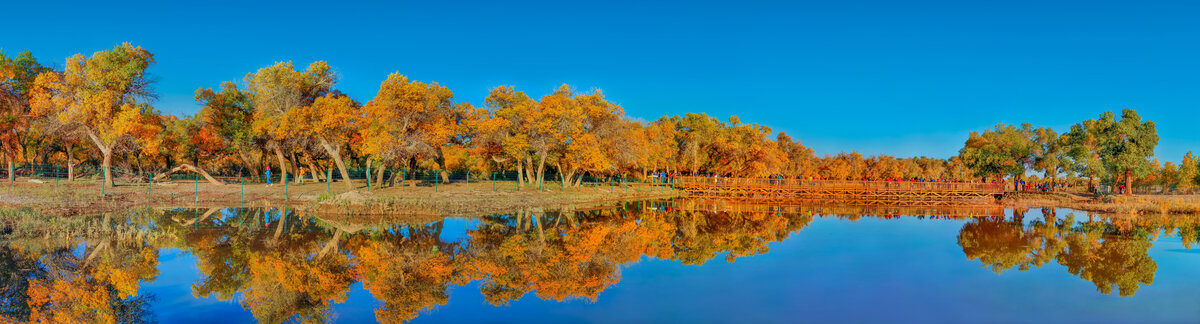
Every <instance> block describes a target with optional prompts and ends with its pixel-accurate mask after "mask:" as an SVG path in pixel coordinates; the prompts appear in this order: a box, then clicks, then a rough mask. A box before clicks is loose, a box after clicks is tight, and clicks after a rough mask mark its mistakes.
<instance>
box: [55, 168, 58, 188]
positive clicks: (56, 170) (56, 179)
mask: <svg viewBox="0 0 1200 324" xmlns="http://www.w3.org/2000/svg"><path fill="white" fill-rule="evenodd" d="M54 190H58V163H55V164H54Z"/></svg>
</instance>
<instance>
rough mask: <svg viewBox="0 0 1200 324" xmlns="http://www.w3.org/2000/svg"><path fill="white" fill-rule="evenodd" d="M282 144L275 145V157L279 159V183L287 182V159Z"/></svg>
mask: <svg viewBox="0 0 1200 324" xmlns="http://www.w3.org/2000/svg"><path fill="white" fill-rule="evenodd" d="M281 146H282V144H280V145H277V146H275V159H277V160H279V183H287V160H286V159H284V158H283V148H282V147H281Z"/></svg>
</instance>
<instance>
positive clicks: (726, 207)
mask: <svg viewBox="0 0 1200 324" xmlns="http://www.w3.org/2000/svg"><path fill="white" fill-rule="evenodd" d="M674 208H677V209H679V210H683V211H701V212H728V213H739V212H751V213H788V214H807V215H818V214H825V215H847V216H851V215H874V216H886V215H904V216H943V217H951V218H966V217H1004V209H1003V208H1002V207H999V206H995V207H971V208H962V207H956V208H946V207H909V206H820V205H805V204H799V203H797V201H795V200H792V201H790V202H789V201H775V200H763V199H754V200H725V199H686V200H683V201H681V202H680V203H679V204H676V205H674Z"/></svg>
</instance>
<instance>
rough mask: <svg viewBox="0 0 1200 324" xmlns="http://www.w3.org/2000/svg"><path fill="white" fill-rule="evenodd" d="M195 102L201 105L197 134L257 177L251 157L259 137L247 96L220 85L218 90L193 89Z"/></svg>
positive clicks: (226, 84) (228, 84) (229, 85)
mask: <svg viewBox="0 0 1200 324" xmlns="http://www.w3.org/2000/svg"><path fill="white" fill-rule="evenodd" d="M195 99H196V101H198V102H200V103H202V104H203V105H204V106H203V107H201V108H200V113H199V114H198V117H199V119H200V122H201V123H202V126H201V129H200V130H198V132H200V133H201V134H203V135H204V136H205V137H208V138H211V139H213V140H216V141H219V144H220V146H221V147H222V149H223V150H224V151H226V152H228V153H232V154H236V155H237V157H238V158H240V159H241V163H242V165H244V166H247V167H250V168H252V171H251V174H252V175H254V176H255V177H257V176H258V170H257V169H256V168H254V165H255V163H253V162H252V161H253V160H251V158H250V153H251V152H253V151H254V150H255V148H256V147H257V143H256V141H257V140H258V139H259V138H260V134H259V133H257V132H255V131H254V128H253V127H251V126H253V125H254V113H255V109H254V105H253V101H251V99H250V94H249V93H248V92H246V91H242V90H240V89H238V87H237V84H235V83H233V82H222V83H221V87H220V89H218V90H214V89H212V88H200V89H196V96H195Z"/></svg>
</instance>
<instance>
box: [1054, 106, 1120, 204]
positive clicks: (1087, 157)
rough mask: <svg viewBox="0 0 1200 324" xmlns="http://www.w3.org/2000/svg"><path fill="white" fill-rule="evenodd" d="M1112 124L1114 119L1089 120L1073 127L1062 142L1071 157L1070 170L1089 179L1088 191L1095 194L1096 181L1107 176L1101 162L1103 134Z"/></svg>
mask: <svg viewBox="0 0 1200 324" xmlns="http://www.w3.org/2000/svg"><path fill="white" fill-rule="evenodd" d="M1111 124H1112V119H1111V118H1108V119H1105V118H1101V119H1089V120H1085V121H1083V122H1081V123H1079V124H1075V125H1072V126H1071V131H1070V132H1067V133H1066V134H1063V136H1062V138H1061V139H1060V141H1061V142H1062V143H1063V145H1064V150H1065V152H1066V155H1067V157H1069V158H1070V159H1069V161H1068V165H1069V169H1071V170H1072V171H1074V172H1075V173H1076V174H1078V175H1081V176H1085V177H1087V178H1088V191H1091V192H1095V191H1096V187H1095V184H1096V182H1095V179H1098V178H1103V177H1105V176H1107V170H1106V169H1105V168H1104V164H1103V163H1102V162H1101V160H1100V148H1101V144H1102V141H1101V139H1102V137H1103V136H1104V134H1103V132H1104V130H1105V129H1107V128H1109V127H1110V125H1111Z"/></svg>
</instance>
